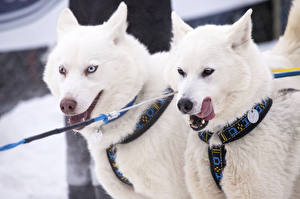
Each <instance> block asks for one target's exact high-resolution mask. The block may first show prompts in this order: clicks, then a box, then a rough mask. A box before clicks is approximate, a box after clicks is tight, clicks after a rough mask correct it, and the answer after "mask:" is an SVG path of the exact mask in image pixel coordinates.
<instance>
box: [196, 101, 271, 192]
mask: <svg viewBox="0 0 300 199" xmlns="http://www.w3.org/2000/svg"><path fill="white" fill-rule="evenodd" d="M271 106H272V99H270V98H268V99H267V100H263V101H262V102H261V103H259V104H256V105H255V106H254V107H253V109H251V110H250V111H248V112H247V113H245V114H244V116H242V117H241V118H239V119H237V120H236V121H235V122H233V123H232V124H230V125H228V126H226V127H224V128H223V130H221V131H220V132H218V137H219V139H220V140H221V143H222V144H220V145H213V146H208V157H209V161H210V170H211V174H212V176H213V178H214V180H215V182H216V184H217V186H218V187H219V189H221V190H222V188H221V186H220V182H221V180H222V177H223V170H224V168H225V166H226V159H225V157H226V148H225V144H227V143H230V142H233V141H235V140H237V139H240V138H242V137H244V136H245V135H247V134H248V133H250V132H251V131H252V130H253V129H254V128H255V127H256V126H257V125H258V124H259V123H260V122H261V121H262V120H263V119H264V117H265V116H266V114H267V113H268V111H269V110H270V108H271ZM212 135H213V132H210V131H205V130H204V131H199V132H198V136H199V138H200V139H201V140H202V141H203V142H205V143H207V144H209V140H210V138H211V136H212Z"/></svg>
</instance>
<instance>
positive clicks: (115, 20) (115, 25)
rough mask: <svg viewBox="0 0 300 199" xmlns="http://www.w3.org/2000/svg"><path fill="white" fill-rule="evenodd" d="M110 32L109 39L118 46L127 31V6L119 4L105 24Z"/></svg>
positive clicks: (122, 3)
mask: <svg viewBox="0 0 300 199" xmlns="http://www.w3.org/2000/svg"><path fill="white" fill-rule="evenodd" d="M105 25H106V26H107V27H108V28H109V30H110V33H109V34H110V35H109V36H110V38H111V39H112V41H113V42H114V43H115V44H118V42H119V41H120V40H122V39H123V38H124V36H125V34H126V29H127V5H126V4H125V3H124V2H121V3H120V5H119V7H118V9H117V10H116V11H115V12H114V13H113V15H112V16H111V17H110V19H109V20H108V21H107V22H106V24H105Z"/></svg>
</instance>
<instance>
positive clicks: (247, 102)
mask: <svg viewBox="0 0 300 199" xmlns="http://www.w3.org/2000/svg"><path fill="white" fill-rule="evenodd" d="M247 45H248V46H247V47H246V48H243V49H241V50H240V51H239V53H240V54H241V55H242V56H243V58H244V61H245V62H246V63H247V65H248V66H249V70H250V74H251V76H250V77H249V80H243V79H241V81H249V83H248V87H247V88H245V89H244V90H243V91H239V92H235V93H229V94H228V96H227V99H226V101H227V103H226V104H227V105H226V107H224V110H223V111H222V112H220V113H218V114H216V117H215V118H214V119H213V120H212V121H210V123H209V125H208V128H209V129H215V128H220V127H223V126H224V125H226V124H228V123H232V122H233V121H234V120H236V119H237V118H239V117H241V116H242V115H243V114H244V113H245V112H246V111H248V110H250V109H251V108H252V107H253V106H254V105H255V104H256V103H259V102H261V100H262V99H265V98H267V97H270V95H271V91H272V87H271V81H272V74H271V72H270V71H269V68H268V67H267V65H266V63H265V62H264V60H263V59H261V58H260V57H262V56H261V52H260V51H259V49H258V48H257V46H256V45H255V44H254V43H253V42H252V41H250V42H249V44H247ZM254 57H255V59H254ZM244 96H247V97H246V98H245V97H244Z"/></svg>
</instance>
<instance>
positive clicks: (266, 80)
mask: <svg viewBox="0 0 300 199" xmlns="http://www.w3.org/2000/svg"><path fill="white" fill-rule="evenodd" d="M296 4H297V6H294V8H293V9H297V11H295V10H292V17H290V20H295V22H289V25H296V21H299V20H300V16H299V12H300V10H299V1H296ZM251 12H252V11H251V10H249V11H248V12H247V13H246V14H245V15H244V16H243V17H242V18H241V19H240V20H238V21H237V22H236V23H234V24H233V25H226V26H215V25H206V26H202V27H198V28H196V29H195V30H188V31H187V33H186V34H185V35H183V36H182V35H181V40H180V39H179V38H178V37H177V36H176V35H174V37H177V38H176V42H177V43H176V44H175V45H174V46H173V50H172V58H171V62H170V67H169V68H168V70H167V71H168V74H171V75H169V76H168V77H167V78H169V79H170V83H171V84H172V85H173V86H174V87H178V91H179V94H178V96H177V99H178V100H179V99H180V98H181V97H185V98H188V99H190V100H191V101H192V102H193V103H194V107H193V109H192V111H191V112H190V114H195V113H199V112H200V110H201V104H202V100H203V99H204V98H205V97H207V96H209V97H211V99H212V103H213V107H214V110H215V114H216V116H215V118H214V119H213V120H211V121H210V122H209V124H208V126H207V127H206V129H207V130H210V131H212V132H217V131H218V130H221V129H222V128H223V127H224V126H225V125H226V124H228V123H231V122H233V121H234V120H235V119H236V118H238V117H241V116H242V115H243V114H244V113H245V112H246V111H247V110H250V109H251V107H252V106H253V105H254V104H255V103H258V102H260V101H261V100H262V99H264V98H266V97H271V98H273V106H272V108H271V110H270V111H269V113H268V114H267V116H266V117H265V119H264V120H263V121H262V122H261V123H260V124H259V126H258V127H257V128H255V129H254V130H253V131H252V132H251V133H250V134H248V135H246V136H245V137H243V138H241V139H239V140H237V141H234V142H232V143H229V144H226V145H225V147H226V150H227V153H226V163H227V165H226V167H225V169H224V172H223V179H222V181H221V186H222V189H223V192H222V191H220V190H219V189H218V187H217V186H216V184H215V182H214V180H213V177H212V175H211V172H210V166H209V159H208V152H207V147H208V145H207V144H206V143H204V142H203V141H201V140H200V139H199V138H198V134H197V133H196V132H194V131H192V130H191V132H190V134H189V138H188V143H187V149H186V153H185V161H186V164H185V175H186V177H185V179H186V183H187V186H188V190H189V192H190V194H191V195H192V198H193V199H204V198H210V199H224V198H228V199H246V198H247V199H263V198H264V199H271V198H272V199H289V198H293V199H296V198H299V197H300V195H299V191H297V189H299V186H300V180H299V178H300V177H299V176H300V175H299V174H300V157H299V152H300V131H299V128H300V120H299V118H300V92H295V93H293V94H288V95H285V96H278V92H277V90H278V87H277V86H278V85H277V83H275V84H274V85H273V86H274V88H272V84H273V83H274V82H273V80H272V75H271V73H270V69H269V67H270V65H269V62H268V60H266V55H265V54H262V53H261V52H259V50H258V48H257V46H256V45H255V44H254V42H253V41H252V39H251V26H252V25H251ZM174 16H175V15H173V28H174V29H175V33H176V29H180V26H182V23H183V22H179V23H178V21H179V20H174ZM295 16H298V18H293V17H295ZM183 28H184V29H186V25H185V26H184V27H183ZM287 29H288V30H289V29H291V27H288V28H287ZM295 29H296V28H295ZM297 30H299V28H298V29H297ZM293 35H294V37H293V38H289V36H290V34H285V35H284V36H283V38H282V39H281V40H287V41H289V42H291V43H294V45H293V49H286V50H282V51H281V52H287V51H289V52H291V53H292V54H291V55H289V56H287V57H286V58H285V59H286V60H289V61H290V63H292V62H293V63H294V64H295V65H296V64H298V66H299V64H300V63H299V62H298V63H297V62H296V59H295V60H293V59H291V58H290V59H289V57H298V58H299V54H297V53H298V51H299V48H297V47H299V45H300V42H299V38H300V36H299V35H300V31H298V32H297V34H296V33H295V34H293ZM296 36H297V38H295V37H296ZM286 37H288V38H286ZM280 42H281V41H280ZM278 45H280V46H281V48H282V47H284V45H283V44H278ZM296 46H297V47H296ZM285 47H286V48H292V47H290V46H288V45H286V46H285ZM277 52H279V51H277ZM293 53H295V54H293ZM271 54H272V53H270V54H269V55H268V56H273V55H271ZM278 56H281V59H284V58H283V57H284V56H285V54H284V53H279V54H278ZM285 66H286V65H285ZM285 66H283V67H285ZM177 67H180V68H182V69H183V71H185V72H186V77H181V76H180V75H179V74H178V73H177ZM207 67H209V68H213V69H215V72H214V73H213V74H212V75H210V76H208V77H205V78H203V77H201V73H202V71H203V70H204V68H207ZM277 67H279V65H277ZM287 67H288V66H287ZM176 73H177V74H176ZM174 75H176V76H174ZM286 82H289V80H288V81H286ZM298 82H299V79H298ZM297 86H298V87H299V84H298V85H297ZM274 93H276V95H275V94H274ZM210 144H220V140H219V139H218V138H217V135H216V134H214V135H213V136H212V138H211V140H210ZM296 192H298V193H296Z"/></svg>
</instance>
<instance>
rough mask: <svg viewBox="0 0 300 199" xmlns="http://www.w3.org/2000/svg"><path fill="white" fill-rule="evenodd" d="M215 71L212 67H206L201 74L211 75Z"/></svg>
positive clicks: (203, 75) (204, 75)
mask: <svg viewBox="0 0 300 199" xmlns="http://www.w3.org/2000/svg"><path fill="white" fill-rule="evenodd" d="M214 71H215V69H212V68H205V69H204V70H203V72H202V73H201V76H202V77H207V76H210V75H211V74H213V72H214Z"/></svg>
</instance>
